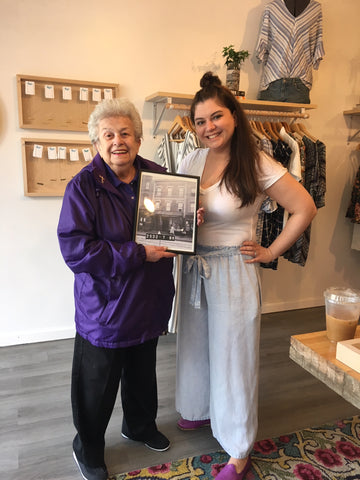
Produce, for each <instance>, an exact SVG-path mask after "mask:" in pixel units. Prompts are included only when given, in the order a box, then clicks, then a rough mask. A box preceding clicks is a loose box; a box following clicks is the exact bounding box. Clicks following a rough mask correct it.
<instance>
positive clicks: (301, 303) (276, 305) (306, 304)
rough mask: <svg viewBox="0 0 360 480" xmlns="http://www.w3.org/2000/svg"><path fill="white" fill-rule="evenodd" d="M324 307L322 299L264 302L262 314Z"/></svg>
mask: <svg viewBox="0 0 360 480" xmlns="http://www.w3.org/2000/svg"><path fill="white" fill-rule="evenodd" d="M323 305H324V297H313V298H302V299H299V300H289V301H288V302H284V301H282V302H273V303H271V302H264V303H263V305H262V309H261V312H262V313H274V312H285V311H286V310H299V309H302V308H313V307H321V306H323Z"/></svg>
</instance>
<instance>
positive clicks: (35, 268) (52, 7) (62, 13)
mask: <svg viewBox="0 0 360 480" xmlns="http://www.w3.org/2000/svg"><path fill="white" fill-rule="evenodd" d="M266 3H268V2H267V1H265V0H242V1H241V2H239V1H238V0H228V1H226V2H222V3H221V2H220V3H219V2H218V1H217V0H216V1H215V0H197V1H196V2H194V1H192V0H191V1H190V0H182V2H180V3H179V2H172V1H169V0H166V1H165V0H152V1H151V2H149V1H148V0H135V1H134V2H129V1H126V2H125V1H121V0H103V1H101V2H99V1H98V0H96V1H94V0H76V1H75V2H74V1H70V0H59V1H57V2H49V1H47V0H46V1H45V0H32V1H27V0H16V1H15V2H14V1H13V0H0V11H1V17H0V58H1V76H0V164H1V189H0V197H1V200H0V205H1V207H0V208H1V217H0V218H1V226H0V228H1V249H0V265H1V280H0V282H1V283H0V305H1V328H0V337H1V338H0V345H11V344H17V343H27V342H34V341H42V340H51V339H58V338H66V337H69V336H72V335H73V298H72V282H73V280H72V274H71V272H70V271H69V270H68V269H67V267H66V266H65V264H64V262H63V260H62V258H61V256H60V253H59V248H58V243H57V238H56V227H57V220H58V215H59V211H60V206H61V198H51V197H49V198H40V197H35V198H34V197H31V198H30V197H25V196H24V194H23V177H22V175H23V173H22V157H21V146H20V145H21V144H20V139H21V138H22V137H28V138H29V137H30V138H54V139H57V138H59V139H61V138H66V139H82V138H87V135H86V134H80V133H74V132H49V131H36V130H23V129H20V128H19V127H18V114H17V108H18V107H17V93H16V78H15V75H16V74H18V73H20V74H30V75H38V76H48V77H59V78H69V79H76V80H91V81H99V82H114V83H119V84H120V88H121V93H122V95H125V96H128V97H129V98H130V99H131V100H132V101H133V102H134V103H135V104H136V106H137V107H138V108H139V110H140V113H141V114H142V116H143V120H144V141H143V145H142V148H141V150H140V153H141V154H142V155H143V156H145V157H148V158H150V159H152V158H154V154H155V151H156V147H157V145H158V143H159V141H160V139H161V134H162V133H163V132H164V130H162V131H160V132H159V135H158V136H157V138H153V137H152V134H151V128H152V105H151V104H148V103H145V102H144V99H145V97H146V96H147V95H150V94H151V93H153V92H156V91H158V90H162V91H171V92H179V93H191V94H192V93H194V92H195V91H196V90H198V88H199V79H200V77H201V75H202V74H203V73H204V72H205V71H206V70H209V69H212V70H213V71H215V72H217V73H218V74H219V75H220V76H221V78H222V79H224V76H225V69H224V66H223V59H222V57H221V50H222V47H223V46H226V45H228V44H230V43H233V44H235V45H236V46H239V47H240V48H241V49H248V50H249V51H250V53H252V52H254V48H255V43H256V39H257V35H258V29H259V25H260V20H261V14H262V12H263V9H264V6H265V4H266ZM321 3H322V6H323V15H324V43H325V49H326V56H325V59H324V61H323V62H322V63H321V66H320V69H319V71H318V72H315V75H314V86H313V89H312V91H311V102H312V103H315V104H317V105H318V108H317V110H315V111H311V112H310V113H311V118H310V119H309V120H306V121H305V122H306V126H307V128H308V129H309V130H310V131H311V132H312V133H313V134H314V135H315V136H317V137H318V138H319V139H320V140H322V141H323V142H324V143H325V144H326V146H327V195H326V207H325V208H323V209H321V210H320V211H319V213H318V215H317V217H316V218H315V220H314V223H313V229H312V238H311V247H310V254H309V258H308V262H307V264H306V266H305V267H304V268H302V267H300V266H298V265H294V264H291V263H289V262H287V261H286V260H283V259H282V260H280V262H279V269H278V271H276V272H274V271H268V270H266V271H262V278H263V300H264V311H275V310H286V309H291V308H301V307H310V306H316V305H322V304H323V297H322V292H323V290H324V289H325V288H326V287H327V286H329V285H333V284H345V285H350V286H352V287H354V288H359V287H360V275H359V266H360V252H358V251H354V250H351V249H350V244H351V236H352V225H351V223H350V222H349V220H348V219H345V211H346V207H347V203H348V201H349V198H350V192H351V188H352V184H353V180H354V176H355V172H356V170H357V168H358V164H359V157H358V155H357V156H356V154H354V149H355V146H356V142H352V143H351V144H348V143H347V138H348V134H349V125H350V123H349V121H348V120H347V119H345V118H344V116H343V114H342V112H343V111H344V110H347V109H351V108H352V107H353V106H354V105H355V104H356V103H358V102H359V96H360V88H359V87H360V86H359V41H358V33H357V32H358V19H359V16H360V3H359V1H358V0H343V1H342V2H334V1H332V0H324V1H322V2H321ZM222 6H223V8H222ZM259 76H260V66H259V65H257V63H256V61H255V59H254V58H252V57H251V58H250V60H247V61H246V63H245V66H244V67H243V70H242V74H241V88H242V89H245V90H246V92H247V97H248V98H256V94H257V90H258V84H259ZM166 115H167V117H166V119H167V121H166V122H165V123H164V124H163V128H165V129H166V128H168V126H169V125H170V124H171V120H172V118H173V117H172V115H174V113H173V112H168V113H167V114H166ZM356 122H358V120H356V119H355V120H354V122H353V129H352V130H351V132H352V133H354V131H356V128H357V129H359V128H360V126H359V123H357V124H356Z"/></svg>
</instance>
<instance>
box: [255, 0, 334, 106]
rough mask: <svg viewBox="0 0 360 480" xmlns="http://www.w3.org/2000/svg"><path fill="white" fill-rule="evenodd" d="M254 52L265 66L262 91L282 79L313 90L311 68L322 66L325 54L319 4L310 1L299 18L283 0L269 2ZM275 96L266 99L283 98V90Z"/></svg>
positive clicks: (313, 0) (312, 0) (279, 99)
mask: <svg viewBox="0 0 360 480" xmlns="http://www.w3.org/2000/svg"><path fill="white" fill-rule="evenodd" d="M255 53H256V57H257V59H258V60H259V62H261V63H263V65H264V68H263V73H262V77H261V81H260V91H263V90H266V89H267V88H268V87H269V85H270V84H271V83H272V82H275V81H276V80H280V79H299V80H300V81H301V82H302V83H303V84H304V85H305V87H307V88H308V89H311V87H312V69H315V70H317V69H318V68H319V65H320V61H321V60H322V58H323V57H324V55H325V51H324V46H323V39H322V10H321V5H320V3H319V2H317V1H315V0H311V1H310V3H309V5H308V6H307V7H306V8H305V10H304V11H303V12H302V13H301V14H300V15H299V16H297V17H294V16H293V15H292V14H291V13H290V12H289V10H288V9H287V7H286V5H285V3H284V0H273V1H272V2H270V3H269V4H267V5H266V7H265V10H264V14H263V19H262V24H261V29H260V33H259V38H258V41H257V45H256V49H255ZM274 95H275V98H271V99H270V98H268V99H267V100H274V101H283V100H282V98H281V89H280V91H279V92H278V93H276V91H275V94H274ZM277 95H279V97H278V96H277ZM287 101H289V100H287ZM301 103H303V102H301ZM304 103H308V102H304Z"/></svg>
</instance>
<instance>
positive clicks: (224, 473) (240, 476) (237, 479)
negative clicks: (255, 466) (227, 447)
mask: <svg viewBox="0 0 360 480" xmlns="http://www.w3.org/2000/svg"><path fill="white" fill-rule="evenodd" d="M250 468H251V458H250V457H248V459H247V460H246V463H245V467H244V468H243V469H242V470H241V472H240V473H237V471H236V468H235V465H233V464H232V463H228V464H226V465H225V467H224V468H223V469H222V470H221V472H220V473H219V474H218V475H217V476H216V479H217V480H245V477H246V474H247V472H248V471H249V470H250Z"/></svg>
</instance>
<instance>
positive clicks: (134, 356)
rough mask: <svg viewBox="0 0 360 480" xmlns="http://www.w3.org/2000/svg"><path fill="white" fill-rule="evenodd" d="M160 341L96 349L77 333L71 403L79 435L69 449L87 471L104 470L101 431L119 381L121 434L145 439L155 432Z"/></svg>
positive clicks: (109, 415) (104, 427)
mask: <svg viewBox="0 0 360 480" xmlns="http://www.w3.org/2000/svg"><path fill="white" fill-rule="evenodd" d="M157 343H158V338H155V339H153V340H149V341H147V342H145V343H143V344H141V345H135V346H133V347H127V348H116V349H109V348H100V347H95V346H93V345H92V344H91V343H90V342H88V341H87V340H85V339H83V338H82V337H81V336H80V335H78V334H76V337H75V344H74V358H73V368H72V384H71V403H72V411H73V421H74V425H75V428H76V430H77V435H76V436H75V438H74V442H73V448H74V450H75V453H76V455H77V457H78V459H79V460H80V461H81V462H83V463H85V464H86V465H88V466H91V467H98V466H104V465H105V461H104V448H105V431H106V428H107V426H108V423H109V421H110V417H111V414H112V411H113V409H114V405H115V400H116V396H117V393H118V389H119V384H120V381H121V401H122V407H123V424H122V432H123V433H125V434H126V435H127V436H129V437H131V438H133V439H136V440H145V439H148V438H149V437H151V436H152V435H153V434H154V433H155V432H156V430H157V428H156V423H155V419H156V415H157V407H158V403H157V382H156V347H157Z"/></svg>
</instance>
